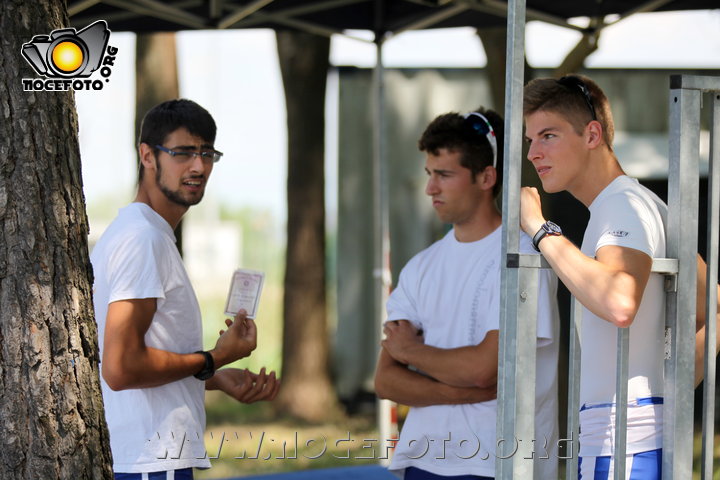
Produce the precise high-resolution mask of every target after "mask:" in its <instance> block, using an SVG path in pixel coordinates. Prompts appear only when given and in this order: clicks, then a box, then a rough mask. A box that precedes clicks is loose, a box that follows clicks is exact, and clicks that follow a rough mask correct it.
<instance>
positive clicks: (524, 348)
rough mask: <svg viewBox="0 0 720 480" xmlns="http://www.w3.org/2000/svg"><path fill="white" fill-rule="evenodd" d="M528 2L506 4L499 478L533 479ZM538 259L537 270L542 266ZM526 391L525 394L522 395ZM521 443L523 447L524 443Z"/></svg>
mask: <svg viewBox="0 0 720 480" xmlns="http://www.w3.org/2000/svg"><path fill="white" fill-rule="evenodd" d="M524 65H525V1H524V0H511V1H510V2H508V17H507V63H506V70H505V140H504V145H503V148H504V158H505V163H504V165H503V178H504V181H503V215H502V219H503V238H502V258H503V259H504V261H503V268H502V271H501V292H502V293H501V299H500V305H501V309H500V310H501V311H500V352H499V362H498V402H497V405H498V419H497V452H496V454H497V461H496V464H495V476H496V478H498V479H503V480H510V479H529V478H533V465H532V462H531V461H528V460H527V459H525V458H524V457H526V456H527V455H526V453H525V450H526V448H524V446H527V445H528V444H530V445H532V441H531V440H532V439H533V437H534V430H535V422H534V420H535V351H536V343H535V342H536V322H535V319H536V309H537V284H538V270H537V268H531V267H529V266H528V265H527V264H526V263H527V262H529V261H530V259H528V258H527V257H529V256H525V255H522V256H521V255H519V238H520V234H519V233H520V232H519V230H520V220H519V216H520V195H519V194H520V173H521V164H520V162H521V161H522V98H523V85H524ZM539 260H540V259H539V257H538V258H537V267H539V266H540V261H539ZM521 388H522V391H523V394H522V395H518V393H519V390H520V389H521ZM523 441H524V442H525V444H523Z"/></svg>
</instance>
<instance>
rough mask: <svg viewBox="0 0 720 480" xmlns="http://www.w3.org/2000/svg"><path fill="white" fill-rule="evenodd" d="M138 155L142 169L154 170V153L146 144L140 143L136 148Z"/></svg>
mask: <svg viewBox="0 0 720 480" xmlns="http://www.w3.org/2000/svg"><path fill="white" fill-rule="evenodd" d="M138 153H139V154H140V163H142V165H143V167H145V168H149V169H151V170H155V161H156V158H155V152H154V150H153V149H152V147H150V145H148V144H147V143H141V144H140V146H139V147H138Z"/></svg>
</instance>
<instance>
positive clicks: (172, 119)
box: [91, 100, 279, 480]
mask: <svg viewBox="0 0 720 480" xmlns="http://www.w3.org/2000/svg"><path fill="white" fill-rule="evenodd" d="M215 132H216V128H215V122H214V120H213V118H212V117H211V116H210V114H209V113H208V112H207V111H206V110H205V109H204V108H202V107H201V106H200V105H198V104H196V103H194V102H192V101H190V100H171V101H168V102H165V103H162V104H160V105H157V106H156V107H154V108H153V109H151V110H150V111H149V112H148V113H147V115H146V116H145V118H144V119H143V123H142V127H141V133H140V141H139V155H140V175H139V176H140V179H139V185H138V191H137V196H136V197H135V202H134V203H131V204H130V205H128V206H126V207H125V208H123V209H121V210H120V212H119V214H118V216H117V218H116V219H115V220H114V221H113V222H112V224H110V226H109V227H108V229H107V230H106V231H105V233H104V234H103V235H102V237H101V238H100V240H99V241H98V243H97V245H96V246H95V248H94V249H93V252H92V255H91V261H92V264H93V269H94V273H95V285H94V289H93V292H94V298H93V300H94V304H95V316H96V319H97V322H98V332H99V339H100V352H101V355H102V389H103V399H104V402H105V413H106V418H107V422H108V428H109V431H110V445H111V449H112V454H113V470H114V471H115V478H116V479H123V480H125V479H132V480H145V479H148V478H151V479H153V480H155V479H163V480H164V479H168V480H172V479H175V480H186V479H192V477H193V473H192V468H193V467H198V468H208V467H210V462H209V461H208V459H207V454H206V452H205V448H204V444H203V433H204V430H205V408H204V391H205V390H206V389H207V390H221V391H223V392H225V393H227V394H228V395H230V396H232V397H234V398H235V399H237V400H238V401H241V402H244V403H250V402H255V401H258V400H271V399H273V398H274V397H275V395H276V394H277V390H278V388H279V382H278V380H277V379H276V378H275V372H272V373H270V374H269V375H267V374H266V373H265V369H264V368H263V370H262V371H261V373H260V374H259V375H258V374H255V373H252V372H250V371H248V370H240V369H234V368H225V369H222V370H216V369H218V368H219V367H221V366H223V365H226V364H228V363H231V362H233V361H235V360H237V359H240V358H243V357H247V356H249V355H250V353H251V352H252V351H253V350H254V349H255V347H256V340H257V336H256V334H257V332H256V327H255V323H254V322H253V320H251V319H249V318H246V316H245V312H240V313H238V314H237V315H236V316H235V319H234V321H231V320H229V319H228V320H226V321H225V323H226V325H227V330H225V331H221V332H220V337H219V338H218V340H217V343H216V344H215V348H213V349H212V350H210V351H205V352H204V351H202V324H201V318H200V308H199V306H198V303H197V299H196V297H195V292H194V290H193V288H192V285H191V284H190V281H189V279H188V276H187V273H186V272H185V268H184V266H183V263H182V259H181V258H180V254H179V253H178V250H177V247H176V246H175V236H174V235H173V231H174V229H175V227H176V226H177V224H178V223H179V222H180V219H181V218H182V216H183V215H184V214H185V212H186V211H187V210H188V208H189V207H190V206H192V205H196V204H197V203H198V202H200V200H201V199H202V197H203V194H204V192H205V185H206V184H207V181H208V178H209V177H210V173H211V172H212V169H213V164H214V162H216V161H218V160H219V159H220V157H221V156H222V153H220V152H218V151H216V150H215V148H214V146H213V144H214V142H215Z"/></svg>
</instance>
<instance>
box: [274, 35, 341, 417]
mask: <svg viewBox="0 0 720 480" xmlns="http://www.w3.org/2000/svg"><path fill="white" fill-rule="evenodd" d="M277 48H278V56H279V58H280V70H281V72H282V78H283V85H284V89H285V101H286V103H287V125H288V176H287V205H288V220H287V256H286V260H285V262H286V263H285V293H284V300H283V307H284V329H283V362H282V382H283V384H282V387H281V388H280V393H279V395H278V398H277V405H278V406H279V408H280V409H282V410H283V411H285V412H287V413H289V414H291V415H292V416H295V417H297V418H301V419H304V420H308V421H319V420H322V419H325V418H327V417H328V415H330V414H332V413H333V412H335V411H336V410H337V395H336V393H335V390H334V389H333V386H332V382H331V381H330V373H329V354H330V344H329V338H328V326H327V311H326V309H327V305H326V295H325V288H326V285H325V278H326V276H325V167H324V156H325V85H326V79H327V71H328V67H329V53H330V39H329V38H326V37H320V36H317V35H312V34H307V33H301V32H295V31H280V32H277Z"/></svg>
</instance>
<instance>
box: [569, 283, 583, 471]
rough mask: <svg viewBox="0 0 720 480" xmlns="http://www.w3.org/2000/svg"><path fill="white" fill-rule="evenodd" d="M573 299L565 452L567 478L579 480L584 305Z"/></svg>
mask: <svg viewBox="0 0 720 480" xmlns="http://www.w3.org/2000/svg"><path fill="white" fill-rule="evenodd" d="M571 298H572V300H571V301H572V304H571V305H572V306H571V308H570V340H569V342H570V352H569V354H568V416H567V438H566V440H567V443H566V445H567V448H568V450H567V451H566V452H565V458H567V462H566V463H565V478H566V480H577V478H578V454H579V453H580V449H579V445H580V442H579V436H580V366H581V365H580V358H581V355H580V351H581V348H582V347H581V343H580V339H581V337H582V311H583V309H582V304H581V303H580V301H579V300H578V299H577V298H575V297H574V296H573V297H571Z"/></svg>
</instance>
